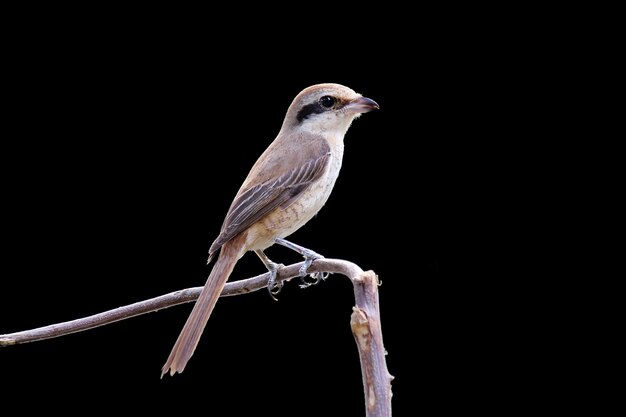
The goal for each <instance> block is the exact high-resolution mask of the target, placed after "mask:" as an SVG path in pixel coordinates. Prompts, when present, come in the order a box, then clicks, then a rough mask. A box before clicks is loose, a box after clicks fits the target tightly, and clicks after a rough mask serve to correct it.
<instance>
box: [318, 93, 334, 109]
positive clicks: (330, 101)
mask: <svg viewBox="0 0 626 417" xmlns="http://www.w3.org/2000/svg"><path fill="white" fill-rule="evenodd" d="M320 104H321V105H322V107H324V108H326V109H330V108H331V107H333V106H334V105H335V98H334V97H331V96H324V97H322V98H320Z"/></svg>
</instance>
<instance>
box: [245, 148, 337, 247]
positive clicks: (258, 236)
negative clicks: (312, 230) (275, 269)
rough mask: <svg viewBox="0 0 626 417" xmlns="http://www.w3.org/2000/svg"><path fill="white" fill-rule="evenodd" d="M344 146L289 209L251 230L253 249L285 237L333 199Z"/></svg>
mask: <svg viewBox="0 0 626 417" xmlns="http://www.w3.org/2000/svg"><path fill="white" fill-rule="evenodd" d="M342 159H343V144H341V146H334V147H333V148H332V150H331V155H330V160H329V162H328V165H327V166H326V169H325V170H324V173H323V174H322V175H321V176H320V177H319V178H318V179H317V180H316V181H314V182H313V183H312V184H311V185H309V186H308V187H307V188H306V189H305V190H304V191H303V192H302V194H300V196H299V197H298V198H296V199H295V200H294V201H293V203H292V204H291V205H289V206H288V207H278V208H277V209H275V210H274V211H272V212H271V213H269V214H268V215H267V216H266V217H265V218H264V219H263V220H262V221H261V222H259V223H257V225H256V226H253V227H252V228H251V230H250V232H251V233H249V235H248V242H249V247H250V248H251V249H265V248H267V247H269V246H271V245H272V244H273V243H274V239H276V238H277V237H282V238H285V237H287V236H289V235H290V234H292V233H293V232H295V231H296V230H298V229H299V228H300V227H302V226H303V225H304V224H305V223H307V222H308V221H309V220H311V219H312V218H313V217H314V216H315V215H316V214H317V212H318V211H320V209H321V208H322V207H323V206H324V204H325V203H326V201H327V200H328V197H329V196H330V194H331V192H332V190H333V187H334V185H335V181H336V180H337V177H338V176H339V171H340V170H341V162H342Z"/></svg>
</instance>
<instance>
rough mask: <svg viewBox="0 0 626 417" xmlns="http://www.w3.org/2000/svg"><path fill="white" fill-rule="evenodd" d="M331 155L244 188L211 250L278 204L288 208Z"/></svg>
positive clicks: (322, 155) (316, 175) (319, 172)
mask: <svg viewBox="0 0 626 417" xmlns="http://www.w3.org/2000/svg"><path fill="white" fill-rule="evenodd" d="M329 158H330V152H324V153H323V154H321V155H319V156H318V157H317V158H313V159H309V160H308V161H307V162H306V163H304V164H302V165H300V166H298V167H296V168H294V169H291V170H289V171H287V172H285V173H283V174H282V175H280V176H279V177H277V178H274V179H271V180H268V181H265V182H263V183H261V184H258V185H255V186H253V187H251V188H248V189H246V190H241V191H240V192H239V194H238V195H237V197H235V200H234V201H233V203H232V204H231V206H230V209H229V210H228V214H227V215H226V219H225V220H224V224H223V226H222V230H221V232H220V235H219V236H218V237H217V239H216V240H215V242H213V244H212V245H211V249H210V251H209V253H211V254H213V253H214V252H216V251H217V250H218V249H219V248H221V247H222V245H223V244H224V243H226V242H228V241H229V240H230V239H232V238H233V237H235V236H236V235H238V234H239V233H241V232H242V231H244V230H246V229H247V228H248V227H250V226H251V225H252V224H254V223H255V222H256V221H258V220H259V219H261V218H262V217H263V216H265V215H266V214H268V213H269V212H271V211H272V210H273V209H275V208H276V207H278V206H281V207H283V208H286V207H289V205H290V204H291V203H292V202H293V201H294V200H295V199H296V198H297V197H298V196H299V195H300V194H301V193H302V192H303V191H304V190H305V189H306V188H307V187H308V186H309V185H310V184H311V183H312V182H314V181H315V180H317V179H318V178H319V177H320V176H321V175H322V173H323V172H324V169H325V168H326V165H327V164H328V161H329Z"/></svg>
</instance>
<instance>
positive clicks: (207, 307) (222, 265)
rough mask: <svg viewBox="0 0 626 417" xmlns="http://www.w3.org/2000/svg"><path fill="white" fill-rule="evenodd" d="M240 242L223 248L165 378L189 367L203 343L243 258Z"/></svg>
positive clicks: (180, 338)
mask: <svg viewBox="0 0 626 417" xmlns="http://www.w3.org/2000/svg"><path fill="white" fill-rule="evenodd" d="M240 242H241V239H237V238H235V239H233V240H231V241H229V242H227V243H226V244H224V246H222V249H221V250H220V254H219V256H218V258H217V261H216V262H215V265H214V266H213V269H212V270H211V273H210V274H209V278H208V279H207V281H206V284H204V288H203V289H202V292H201V293H200V296H199V297H198V300H197V301H196V304H195V305H194V307H193V310H192V311H191V314H190V315H189V318H188V319H187V322H186V323H185V326H184V327H183V330H182V331H181V332H180V335H179V336H178V339H177V340H176V343H175V344H174V347H173V348H172V352H171V353H170V356H169V357H168V358H167V361H166V362H165V365H163V368H162V369H161V371H162V372H161V378H163V375H165V374H166V373H167V372H168V371H169V373H170V375H172V376H173V375H174V374H175V373H176V372H179V373H180V372H182V371H183V370H184V369H185V365H187V362H188V361H189V358H191V355H193V352H194V350H195V349H196V346H197V345H198V342H199V341H200V336H202V331H203V330H204V327H205V326H206V323H207V321H208V320H209V316H210V315H211V312H212V311H213V307H214V306H215V303H217V299H218V298H219V297H220V294H221V293H222V289H223V288H224V285H225V284H226V281H227V280H228V277H229V276H230V274H231V272H232V271H233V268H234V267H235V264H236V263H237V260H239V258H240V257H241V253H240V252H241V247H242V245H241V244H240Z"/></svg>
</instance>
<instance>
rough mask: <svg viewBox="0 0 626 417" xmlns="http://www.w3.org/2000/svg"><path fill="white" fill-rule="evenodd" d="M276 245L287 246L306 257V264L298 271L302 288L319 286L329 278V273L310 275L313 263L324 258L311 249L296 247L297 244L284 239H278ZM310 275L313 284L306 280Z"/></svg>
mask: <svg viewBox="0 0 626 417" xmlns="http://www.w3.org/2000/svg"><path fill="white" fill-rule="evenodd" d="M276 243H278V244H279V245H282V246H285V247H287V248H289V249H291V250H294V251H296V252H298V253H299V254H300V255H302V256H304V264H302V266H301V267H300V270H299V271H298V273H299V275H300V280H301V281H302V284H301V285H300V288H308V287H310V286H311V285H316V284H319V283H320V281H322V280H324V279H326V278H328V275H329V274H328V272H313V273H311V274H309V268H310V267H311V264H312V263H313V261H315V260H316V259H322V258H324V257H323V256H322V255H320V254H319V253H317V252H314V251H312V250H311V249H307V248H305V247H302V246H300V245H296V244H295V243H292V242H289V241H288V240H285V239H282V238H277V239H276ZM308 275H310V276H311V278H313V281H312V282H311V281H307V279H306V278H307V276H308Z"/></svg>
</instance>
